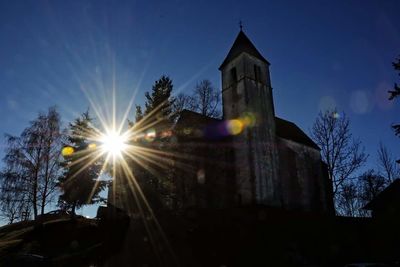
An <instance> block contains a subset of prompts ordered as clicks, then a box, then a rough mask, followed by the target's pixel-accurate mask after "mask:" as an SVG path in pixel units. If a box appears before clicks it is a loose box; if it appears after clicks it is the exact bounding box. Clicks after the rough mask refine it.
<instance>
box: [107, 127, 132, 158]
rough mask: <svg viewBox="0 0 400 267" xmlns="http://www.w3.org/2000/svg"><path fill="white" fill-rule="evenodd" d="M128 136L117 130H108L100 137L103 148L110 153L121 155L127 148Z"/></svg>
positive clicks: (111, 154) (114, 155)
mask: <svg viewBox="0 0 400 267" xmlns="http://www.w3.org/2000/svg"><path fill="white" fill-rule="evenodd" d="M127 141H128V140H127V138H126V136H125V135H123V134H121V133H118V132H117V131H114V130H113V131H108V132H107V133H106V134H104V135H103V136H102V137H101V138H100V143H101V149H102V151H103V152H104V153H108V155H110V156H113V157H114V158H115V157H116V156H118V157H121V156H122V153H123V152H124V151H125V150H126V149H127V147H128V145H127V143H126V142H127Z"/></svg>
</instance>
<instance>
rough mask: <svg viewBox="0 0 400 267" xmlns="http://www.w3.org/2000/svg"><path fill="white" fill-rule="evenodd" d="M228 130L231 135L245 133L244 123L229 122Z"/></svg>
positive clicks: (238, 121) (237, 121)
mask: <svg viewBox="0 0 400 267" xmlns="http://www.w3.org/2000/svg"><path fill="white" fill-rule="evenodd" d="M226 128H227V130H228V132H229V133H230V134H231V135H238V134H240V133H241V132H242V131H243V122H241V121H240V120H229V121H228V122H227V125H226Z"/></svg>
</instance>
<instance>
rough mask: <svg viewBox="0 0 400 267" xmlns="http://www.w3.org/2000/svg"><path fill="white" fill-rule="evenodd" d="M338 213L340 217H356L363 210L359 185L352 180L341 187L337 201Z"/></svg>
mask: <svg viewBox="0 0 400 267" xmlns="http://www.w3.org/2000/svg"><path fill="white" fill-rule="evenodd" d="M335 202H336V203H335V206H336V211H337V212H338V213H339V214H340V215H344V216H350V217H356V216H359V211H360V209H361V208H362V206H361V204H360V197H359V190H358V187H357V184H356V183H355V182H354V181H352V180H350V181H345V182H344V183H343V184H342V185H341V190H340V192H338V193H337V196H336V201H335Z"/></svg>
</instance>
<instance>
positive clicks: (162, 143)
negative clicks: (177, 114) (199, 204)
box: [126, 75, 175, 210]
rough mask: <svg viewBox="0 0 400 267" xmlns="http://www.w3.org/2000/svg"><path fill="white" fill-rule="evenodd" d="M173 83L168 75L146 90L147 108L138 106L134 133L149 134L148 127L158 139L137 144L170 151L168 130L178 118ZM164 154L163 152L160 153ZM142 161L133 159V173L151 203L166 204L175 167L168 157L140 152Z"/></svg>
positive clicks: (154, 149)
mask: <svg viewBox="0 0 400 267" xmlns="http://www.w3.org/2000/svg"><path fill="white" fill-rule="evenodd" d="M172 90H173V83H172V80H171V79H170V78H169V77H168V76H165V75H163V76H161V78H160V79H158V80H156V81H155V83H154V85H153V86H152V90H151V91H150V92H146V93H145V97H146V102H145V110H144V112H143V114H142V109H141V107H140V106H136V116H135V123H130V127H131V129H132V131H133V132H137V133H138V135H140V134H144V135H146V133H147V131H148V130H154V131H155V135H154V139H152V138H150V139H151V141H150V139H146V138H142V139H140V140H137V141H134V142H135V145H136V146H141V147H142V148H145V149H150V150H153V151H158V152H160V153H161V152H167V151H168V138H167V137H166V136H168V134H167V133H168V131H169V130H170V128H171V126H172V124H173V120H174V114H173V111H174V103H175V100H174V98H173V97H172ZM160 155H161V154H160ZM137 157H138V158H139V162H140V163H138V162H136V161H134V160H130V159H129V158H127V159H126V160H127V161H129V166H130V167H131V168H132V172H133V173H134V174H135V176H136V177H137V180H138V183H139V185H140V186H141V188H142V190H143V192H144V194H145V196H146V198H147V200H148V202H149V203H150V204H151V206H152V207H153V208H155V209H156V210H157V209H160V208H162V207H163V206H165V203H166V199H167V198H168V194H169V192H170V191H171V190H169V187H171V183H170V180H171V179H172V177H171V170H170V169H171V166H170V161H169V160H168V159H167V157H166V156H164V157H161V156H160V157H157V158H156V159H155V158H152V157H151V156H142V155H141V154H140V153H138V155H137Z"/></svg>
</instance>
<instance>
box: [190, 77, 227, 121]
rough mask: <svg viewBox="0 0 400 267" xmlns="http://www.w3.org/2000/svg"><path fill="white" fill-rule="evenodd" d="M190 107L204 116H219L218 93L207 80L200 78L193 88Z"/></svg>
mask: <svg viewBox="0 0 400 267" xmlns="http://www.w3.org/2000/svg"><path fill="white" fill-rule="evenodd" d="M191 98H192V100H191V101H190V105H191V107H190V109H191V110H193V111H196V112H198V113H200V114H202V115H204V116H208V117H213V118H218V117H220V116H221V112H220V110H219V107H220V100H221V98H220V93H219V91H218V90H217V89H216V88H215V87H214V86H213V85H212V83H211V82H210V81H209V80H202V81H201V82H199V83H198V84H197V85H196V87H195V88H194V91H193V94H192V96H191Z"/></svg>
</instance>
